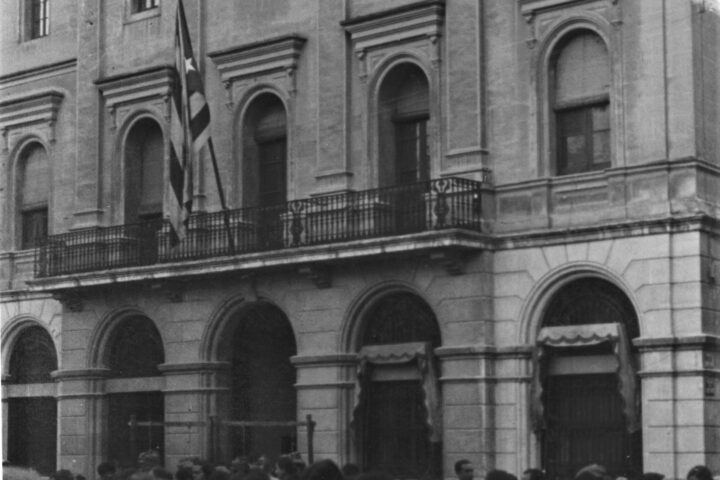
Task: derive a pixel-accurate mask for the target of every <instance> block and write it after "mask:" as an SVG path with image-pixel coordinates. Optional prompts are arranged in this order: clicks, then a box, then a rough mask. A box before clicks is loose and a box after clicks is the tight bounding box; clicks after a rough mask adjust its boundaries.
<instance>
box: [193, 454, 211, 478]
mask: <svg viewBox="0 0 720 480" xmlns="http://www.w3.org/2000/svg"><path fill="white" fill-rule="evenodd" d="M191 468H192V476H193V480H208V479H209V478H210V474H211V473H212V466H210V464H209V463H207V462H204V461H202V460H200V459H195V460H194V461H193V465H192V467H191Z"/></svg>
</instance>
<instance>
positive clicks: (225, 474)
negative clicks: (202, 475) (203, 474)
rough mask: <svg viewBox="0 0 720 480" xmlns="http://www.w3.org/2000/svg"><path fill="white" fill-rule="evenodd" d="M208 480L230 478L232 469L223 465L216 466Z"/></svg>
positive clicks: (226, 479)
mask: <svg viewBox="0 0 720 480" xmlns="http://www.w3.org/2000/svg"><path fill="white" fill-rule="evenodd" d="M208 480H230V470H228V469H227V468H226V467H223V466H218V467H215V469H214V470H213V471H212V473H211V474H210V475H209V476H208Z"/></svg>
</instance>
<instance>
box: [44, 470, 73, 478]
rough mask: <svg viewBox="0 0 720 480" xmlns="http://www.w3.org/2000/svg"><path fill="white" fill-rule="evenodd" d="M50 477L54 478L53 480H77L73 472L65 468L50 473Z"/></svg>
mask: <svg viewBox="0 0 720 480" xmlns="http://www.w3.org/2000/svg"><path fill="white" fill-rule="evenodd" d="M50 478H52V479H53V480H75V477H74V476H73V474H72V472H71V471H70V470H65V469H62V470H58V471H57V472H55V473H53V474H52V475H50Z"/></svg>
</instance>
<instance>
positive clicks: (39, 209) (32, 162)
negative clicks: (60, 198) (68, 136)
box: [18, 143, 50, 248]
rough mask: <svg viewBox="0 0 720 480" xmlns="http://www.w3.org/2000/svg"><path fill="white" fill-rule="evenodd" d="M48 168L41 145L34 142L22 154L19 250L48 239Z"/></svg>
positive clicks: (20, 165)
mask: <svg viewBox="0 0 720 480" xmlns="http://www.w3.org/2000/svg"><path fill="white" fill-rule="evenodd" d="M49 169H50V166H49V164H48V156H47V152H46V151H45V148H44V147H43V146H42V145H40V144H38V143H33V144H31V145H29V146H28V147H26V148H25V150H24V151H23V152H22V154H21V157H20V162H19V171H18V173H19V175H18V179H19V182H18V186H19V188H18V192H19V195H18V205H19V213H20V222H19V223H20V248H34V247H36V246H38V245H40V244H42V243H43V242H44V241H45V239H46V238H47V235H48V199H49V192H50V170H49Z"/></svg>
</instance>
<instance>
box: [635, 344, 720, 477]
mask: <svg viewBox="0 0 720 480" xmlns="http://www.w3.org/2000/svg"><path fill="white" fill-rule="evenodd" d="M634 343H635V345H636V346H637V347H638V348H639V349H640V352H641V371H640V377H641V382H642V417H643V422H642V423H643V451H644V458H643V468H644V470H645V471H653V472H663V473H664V474H665V475H666V476H667V477H669V478H685V476H686V474H687V472H688V470H689V469H690V468H692V467H693V466H694V465H707V466H708V467H710V468H711V469H714V470H717V468H718V467H719V466H720V460H719V459H720V436H718V434H717V432H718V431H719V430H720V368H718V366H720V337H717V336H712V335H696V336H687V337H674V338H653V339H642V338H641V339H637V340H635V342H634Z"/></svg>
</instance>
